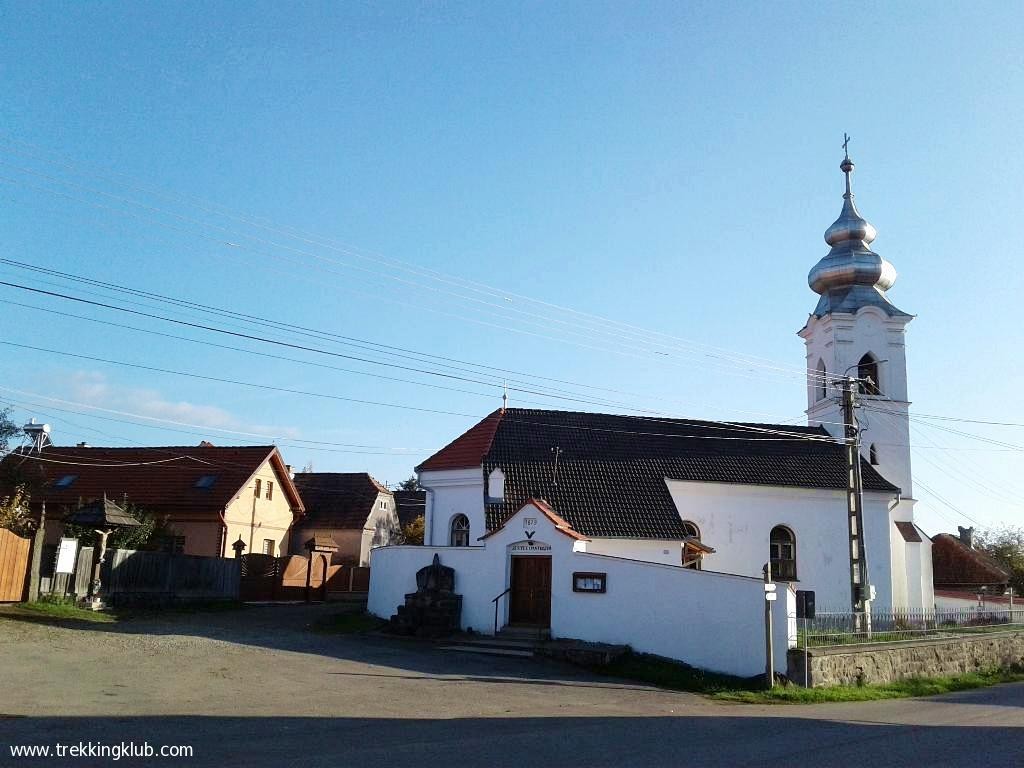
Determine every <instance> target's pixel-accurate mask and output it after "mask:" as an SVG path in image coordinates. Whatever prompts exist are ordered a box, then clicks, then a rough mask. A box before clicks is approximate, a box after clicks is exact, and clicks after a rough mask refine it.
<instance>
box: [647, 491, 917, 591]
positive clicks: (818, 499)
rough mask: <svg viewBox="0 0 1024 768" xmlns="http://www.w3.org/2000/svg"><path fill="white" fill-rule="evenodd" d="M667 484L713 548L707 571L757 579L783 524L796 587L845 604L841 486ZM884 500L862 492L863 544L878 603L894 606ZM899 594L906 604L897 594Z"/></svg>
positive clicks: (843, 498) (846, 577)
mask: <svg viewBox="0 0 1024 768" xmlns="http://www.w3.org/2000/svg"><path fill="white" fill-rule="evenodd" d="M665 482H666V483H667V485H668V489H669V492H670V493H671V494H672V500H673V502H674V503H675V505H676V509H677V510H678V511H679V515H680V517H682V518H683V519H684V520H692V521H693V522H695V523H696V524H697V525H698V527H699V528H700V532H701V541H702V542H703V543H704V544H707V545H708V546H710V547H713V548H714V549H715V550H716V551H715V553H714V554H711V555H706V556H705V557H704V568H705V569H706V570H710V571H719V572H723V573H735V574H739V575H743V576H761V575H762V568H763V567H764V564H765V563H766V562H768V558H769V554H770V553H769V536H770V534H771V530H772V528H774V527H775V526H776V525H785V526H786V527H788V528H789V529H791V530H792V531H793V533H794V534H796V572H797V577H798V578H799V582H794V583H793V584H794V588H797V589H813V590H814V591H815V592H816V595H815V597H816V599H817V606H818V610H827V609H831V610H840V611H842V610H848V609H849V606H850V581H849V573H850V566H849V562H850V561H849V555H848V554H847V553H848V552H849V539H848V536H847V533H846V493H845V491H831V490H820V489H806V488H779V487H771V486H752V485H729V484H725V483H695V482H686V481H680V480H670V479H666V481H665ZM889 501H890V499H889V497H888V496H887V495H886V494H880V493H866V494H865V495H864V528H865V534H866V536H865V543H866V547H867V555H868V567H869V573H870V577H871V583H872V584H874V585H875V588H876V589H877V598H876V600H875V605H876V606H878V607H882V606H891V605H892V604H893V588H892V577H891V573H892V560H891V544H890V537H889V531H890V528H891V527H892V522H891V519H890V514H889V508H888V504H889ZM898 598H899V602H900V603H902V602H903V601H904V598H903V595H898Z"/></svg>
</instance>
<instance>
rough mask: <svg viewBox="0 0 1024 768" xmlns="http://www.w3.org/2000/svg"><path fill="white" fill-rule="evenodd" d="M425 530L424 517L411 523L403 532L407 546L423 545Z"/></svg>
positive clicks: (421, 516)
mask: <svg viewBox="0 0 1024 768" xmlns="http://www.w3.org/2000/svg"><path fill="white" fill-rule="evenodd" d="M423 528H424V521H423V515H420V516H419V517H417V518H416V519H415V520H413V521H412V522H411V523H409V524H408V525H407V526H405V528H404V529H403V530H402V538H404V539H405V543H406V544H422V543H423Z"/></svg>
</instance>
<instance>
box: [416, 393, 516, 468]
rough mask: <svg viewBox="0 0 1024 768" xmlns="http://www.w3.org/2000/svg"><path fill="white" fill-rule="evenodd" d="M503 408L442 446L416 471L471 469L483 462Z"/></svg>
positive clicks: (499, 422)
mask: <svg viewBox="0 0 1024 768" xmlns="http://www.w3.org/2000/svg"><path fill="white" fill-rule="evenodd" d="M504 414H505V411H504V410H501V409H499V410H497V411H495V412H494V413H492V414H490V415H488V416H486V417H485V418H484V419H483V420H482V421H481V422H479V423H478V424H476V425H475V426H473V427H470V428H469V430H468V431H466V432H464V433H463V434H461V435H459V437H457V438H455V439H454V440H452V442H450V443H448V445H446V446H445V447H444V448H442V449H441V450H440V451H438V452H437V453H435V454H434V455H433V456H431V457H430V458H429V459H427V460H426V461H424V462H423V463H422V464H420V465H419V466H418V467H416V471H417V472H423V471H424V470H426V471H430V470H437V469H471V468H473V467H479V466H480V465H481V464H483V463H484V457H485V456H486V455H487V452H488V451H490V450H491V442H492V441H493V440H494V435H495V433H496V432H497V431H498V425H499V424H501V419H502V417H503V416H504Z"/></svg>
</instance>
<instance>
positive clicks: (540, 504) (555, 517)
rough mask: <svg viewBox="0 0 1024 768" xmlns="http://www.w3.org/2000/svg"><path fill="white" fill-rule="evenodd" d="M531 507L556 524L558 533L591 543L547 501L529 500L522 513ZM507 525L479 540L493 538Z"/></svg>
mask: <svg viewBox="0 0 1024 768" xmlns="http://www.w3.org/2000/svg"><path fill="white" fill-rule="evenodd" d="M530 505H532V506H534V507H536V508H537V509H539V510H540V511H541V514H543V515H544V516H545V517H546V518H547V519H548V520H550V521H551V522H552V523H554V524H555V530H556V531H558V532H559V533H564V534H565V535H566V536H568V537H570V538H572V539H578V540H579V541H590V539H588V538H587V537H586V536H584V535H583V534H581V533H580V532H579V531H576V530H574V529H573V527H572V526H571V525H569V521H568V520H566V519H565V518H564V517H562V516H561V515H559V514H558V513H557V512H555V510H553V509H552V508H551V506H550V505H549V504H548V503H547V502H546V501H544V500H543V499H533V498H531V499H527V500H526V503H525V504H523V506H522V507H520V508H519V510H520V511H522V509H523V508H524V507H528V506H530ZM511 519H512V518H511V517H510V518H509V519H508V520H511ZM508 520H506V521H505V523H507V522H508ZM505 523H502V524H501V526H499V527H498V528H495V529H494V530H493V531H488V532H487V533H485V534H484V535H483V536H481V537H480V538H479V539H478V540H479V541H483V540H484V539H486V538H487V537H489V536H493V535H494V534H496V533H497V532H498V531H500V530H501V529H502V528H504V527H505Z"/></svg>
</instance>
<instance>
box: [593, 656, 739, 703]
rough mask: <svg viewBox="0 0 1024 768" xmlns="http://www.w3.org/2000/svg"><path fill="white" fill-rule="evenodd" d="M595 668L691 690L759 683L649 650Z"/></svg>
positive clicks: (715, 690) (727, 688) (728, 688)
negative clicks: (649, 652)
mask: <svg viewBox="0 0 1024 768" xmlns="http://www.w3.org/2000/svg"><path fill="white" fill-rule="evenodd" d="M595 671H597V672H600V673H601V674H602V675H611V676H612V677H624V678H628V679H630V680H637V681H639V682H643V683H651V684H652V685H658V686H661V687H662V688H671V689H673V690H676V691H690V692H692V693H704V694H717V693H725V692H730V691H731V692H735V691H744V690H749V691H753V690H755V689H756V688H757V686H758V681H757V680H753V679H748V678H743V677H734V676H733V675H724V674H721V673H719V672H709V671H707V670H705V669H698V668H697V667H691V666H690V665H689V664H683V663H681V662H677V661H672V660H671V659H663V658H661V657H660V656H651V655H649V654H646V653H625V654H623V655H622V656H619V657H618V658H617V659H615V660H614V661H612V662H611V663H610V664H606V665H605V666H602V667H598V668H597V669H596V670H595Z"/></svg>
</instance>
